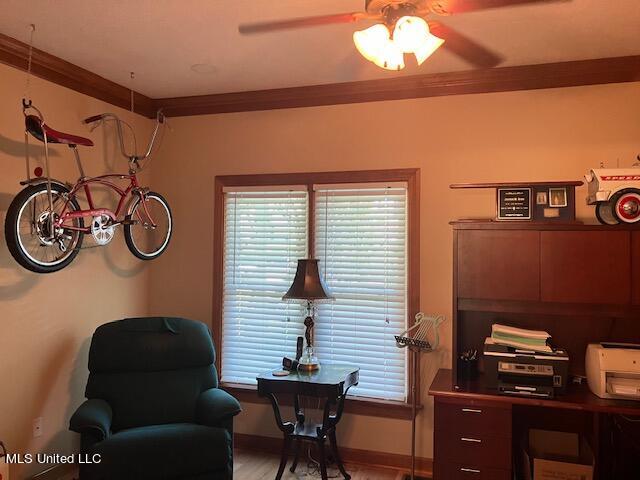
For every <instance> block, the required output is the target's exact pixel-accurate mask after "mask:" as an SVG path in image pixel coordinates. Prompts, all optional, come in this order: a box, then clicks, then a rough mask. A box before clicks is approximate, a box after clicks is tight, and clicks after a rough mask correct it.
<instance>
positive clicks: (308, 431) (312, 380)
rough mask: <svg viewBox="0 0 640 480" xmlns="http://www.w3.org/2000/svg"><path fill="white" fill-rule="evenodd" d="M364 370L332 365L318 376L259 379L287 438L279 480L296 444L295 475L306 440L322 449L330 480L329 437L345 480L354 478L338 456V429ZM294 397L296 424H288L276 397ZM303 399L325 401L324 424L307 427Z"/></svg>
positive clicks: (260, 392)
mask: <svg viewBox="0 0 640 480" xmlns="http://www.w3.org/2000/svg"><path fill="white" fill-rule="evenodd" d="M359 371H360V369H359V368H358V367H356V366H354V365H345V364H332V365H324V364H323V365H321V366H320V369H319V370H317V371H315V372H291V373H290V374H289V375H288V376H286V377H276V376H274V375H273V374H272V373H271V371H269V372H266V373H263V374H262V375H259V376H258V377H257V380H258V395H259V396H261V397H267V398H269V400H271V405H272V407H273V413H274V415H275V418H276V424H277V425H278V428H279V429H280V431H281V432H282V433H283V434H284V442H283V446H282V457H281V459H280V468H278V474H277V475H276V480H280V479H281V478H282V474H283V472H284V469H285V467H286V465H287V460H288V456H289V447H290V446H291V444H292V443H294V452H295V456H294V460H293V465H291V472H295V470H296V467H297V465H298V457H299V455H300V443H301V442H302V441H303V440H307V441H312V442H315V443H316V445H318V452H319V462H320V474H321V475H322V479H323V480H326V479H327V464H326V455H325V450H324V441H325V439H326V438H327V437H329V442H330V444H331V449H332V452H333V457H334V460H335V462H336V464H337V466H338V468H339V469H340V473H342V475H343V476H344V478H345V480H349V479H350V478H351V476H350V475H349V474H348V473H347V472H346V470H345V468H344V465H343V464H342V459H341V458H340V454H339V453H338V444H337V442H336V425H337V424H338V422H339V421H340V418H341V417H342V413H343V410H344V400H345V397H346V396H347V392H348V391H349V388H351V387H352V386H354V385H357V384H358V379H359ZM280 394H282V395H291V396H293V408H294V412H295V416H296V422H295V423H293V422H285V421H283V420H282V415H281V414H280V406H279V405H278V399H277V398H276V395H280ZM300 396H308V397H317V398H324V399H325V404H324V413H323V417H322V423H320V424H315V423H313V424H312V423H305V414H304V410H302V409H301V408H300Z"/></svg>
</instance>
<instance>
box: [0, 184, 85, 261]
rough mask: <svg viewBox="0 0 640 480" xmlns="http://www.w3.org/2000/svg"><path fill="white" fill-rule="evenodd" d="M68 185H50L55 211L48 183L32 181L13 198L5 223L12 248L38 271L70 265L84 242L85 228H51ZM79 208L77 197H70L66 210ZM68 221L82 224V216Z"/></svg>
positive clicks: (10, 250) (8, 244)
mask: <svg viewBox="0 0 640 480" xmlns="http://www.w3.org/2000/svg"><path fill="white" fill-rule="evenodd" d="M68 193H69V189H67V188H66V187H64V186H62V185H58V184H53V185H51V195H52V199H53V212H51V211H50V210H49V198H48V194H47V184H46V183H43V184H40V185H32V186H29V187H27V188H25V189H24V190H22V191H21V192H20V193H19V194H18V195H17V196H16V198H14V199H13V202H11V205H10V206H9V209H8V210H7V217H6V219H5V224H4V233H5V238H6V240H7V247H8V248H9V252H11V255H12V256H13V258H15V260H16V261H17V262H18V263H19V264H20V265H22V266H23V267H24V268H26V269H27V270H31V271H32V272H36V273H53V272H57V271H58V270H61V269H63V268H64V267H66V266H67V265H69V264H70V263H71V262H72V261H73V259H74V258H75V257H76V255H78V251H79V249H80V247H81V246H82V238H83V234H82V232H80V231H78V230H70V229H68V228H64V227H57V228H55V231H53V232H52V231H51V229H52V227H51V218H52V217H51V215H53V220H57V219H58V218H60V214H61V213H62V210H63V208H64V205H65V203H66V194H68ZM77 210H80V205H79V204H78V202H77V201H76V199H75V198H73V199H71V200H69V202H68V204H67V211H77ZM66 224H67V225H70V226H73V227H75V228H83V227H84V221H83V220H82V218H75V219H73V220H71V221H70V222H67V223H66Z"/></svg>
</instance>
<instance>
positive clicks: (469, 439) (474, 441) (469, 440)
mask: <svg viewBox="0 0 640 480" xmlns="http://www.w3.org/2000/svg"><path fill="white" fill-rule="evenodd" d="M460 440H462V441H463V442H472V443H482V440H480V439H479V438H468V437H460Z"/></svg>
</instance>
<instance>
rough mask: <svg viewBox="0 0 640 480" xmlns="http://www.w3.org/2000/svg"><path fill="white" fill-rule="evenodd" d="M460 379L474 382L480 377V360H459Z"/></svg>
mask: <svg viewBox="0 0 640 480" xmlns="http://www.w3.org/2000/svg"><path fill="white" fill-rule="evenodd" d="M457 367H458V378H459V379H461V380H473V379H475V378H477V377H478V359H477V358H474V359H473V360H471V359H466V358H458V363H457Z"/></svg>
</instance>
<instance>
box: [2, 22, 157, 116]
mask: <svg viewBox="0 0 640 480" xmlns="http://www.w3.org/2000/svg"><path fill="white" fill-rule="evenodd" d="M28 59H29V45H27V44H26V43H23V42H21V41H19V40H16V39H15V38H11V37H8V36H6V35H3V34H0V63H5V64H7V65H9V66H11V67H15V68H18V69H20V70H23V71H26V70H27V65H28ZM31 71H32V73H33V74H34V75H36V76H38V77H40V78H43V79H45V80H48V81H50V82H53V83H56V84H58V85H61V86H63V87H67V88H70V89H72V90H75V91H76V92H80V93H84V94H85V95H89V96H91V97H94V98H97V99H99V100H103V101H105V102H107V103H110V104H112V105H115V106H117V107H122V108H126V109H129V108H131V90H129V89H128V88H127V87H123V86H122V85H118V84H117V83H115V82H112V81H111V80H107V79H106V78H103V77H101V76H99V75H96V74H95V73H92V72H90V71H89V70H85V69H84V68H81V67H78V66H77V65H74V64H73V63H70V62H67V61H66V60H62V59H61V58H58V57H56V56H54V55H51V54H49V53H46V52H43V51H42V50H38V49H37V48H34V49H33V58H32V62H31ZM134 104H135V111H136V113H139V114H141V115H144V116H145V117H149V118H153V117H155V112H156V107H155V105H154V101H153V100H152V99H151V98H149V97H146V96H144V95H142V94H140V93H137V92H134Z"/></svg>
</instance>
